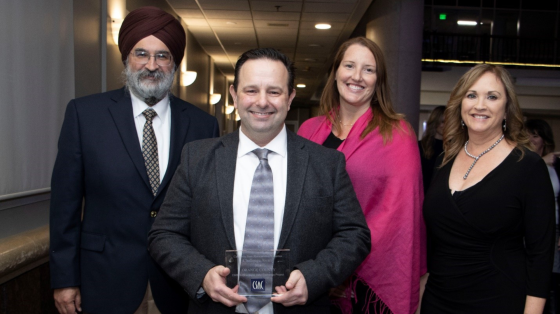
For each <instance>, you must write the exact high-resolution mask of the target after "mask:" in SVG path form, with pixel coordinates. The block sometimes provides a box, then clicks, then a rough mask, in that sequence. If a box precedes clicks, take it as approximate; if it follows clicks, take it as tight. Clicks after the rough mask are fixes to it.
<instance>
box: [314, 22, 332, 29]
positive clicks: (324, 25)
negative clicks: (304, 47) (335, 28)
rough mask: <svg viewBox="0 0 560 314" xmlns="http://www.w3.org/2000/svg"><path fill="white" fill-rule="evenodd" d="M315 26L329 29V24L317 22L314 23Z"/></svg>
mask: <svg viewBox="0 0 560 314" xmlns="http://www.w3.org/2000/svg"><path fill="white" fill-rule="evenodd" d="M315 28H316V29H330V28H331V24H327V23H319V24H315Z"/></svg>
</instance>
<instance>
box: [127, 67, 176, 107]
mask: <svg viewBox="0 0 560 314" xmlns="http://www.w3.org/2000/svg"><path fill="white" fill-rule="evenodd" d="M174 74H175V67H173V69H172V70H171V72H170V73H165V72H163V71H161V70H156V71H150V70H148V69H145V68H144V69H142V70H139V71H136V72H133V71H132V70H131V69H130V66H129V65H128V64H127V65H126V67H125V69H124V70H123V76H124V79H125V84H126V87H127V88H128V89H129V90H130V92H132V93H133V94H134V95H136V97H138V98H140V99H142V100H144V102H145V103H146V104H147V105H148V106H153V105H155V104H157V103H158V102H159V101H160V100H162V99H163V98H165V96H167V95H168V94H169V92H170V91H171V86H172V85H173V76H174ZM148 76H152V77H154V78H156V81H155V82H152V84H150V83H148V84H147V83H144V81H143V79H144V78H146V77H148ZM153 83H155V84H153Z"/></svg>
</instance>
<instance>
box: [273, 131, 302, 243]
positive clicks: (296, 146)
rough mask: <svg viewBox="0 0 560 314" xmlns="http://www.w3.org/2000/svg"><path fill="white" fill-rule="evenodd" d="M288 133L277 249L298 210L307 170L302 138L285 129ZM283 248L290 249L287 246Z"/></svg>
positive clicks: (287, 233) (286, 238)
mask: <svg viewBox="0 0 560 314" xmlns="http://www.w3.org/2000/svg"><path fill="white" fill-rule="evenodd" d="M287 133H288V178H287V180H286V204H285V205H284V219H283V222H282V231H281V233H280V240H279V241H278V249H284V248H285V247H284V246H285V244H286V241H287V240H288V235H289V234H290V231H291V229H292V226H293V225H294V221H295V219H296V216H297V212H298V210H299V204H300V201H301V194H302V193H303V183H304V181H305V175H306V171H307V163H308V161H309V154H308V153H307V151H306V150H304V149H303V148H304V147H305V142H304V141H303V139H301V138H300V137H298V136H297V135H295V134H294V133H293V132H291V131H289V130H287ZM285 249H290V248H289V247H287V248H285Z"/></svg>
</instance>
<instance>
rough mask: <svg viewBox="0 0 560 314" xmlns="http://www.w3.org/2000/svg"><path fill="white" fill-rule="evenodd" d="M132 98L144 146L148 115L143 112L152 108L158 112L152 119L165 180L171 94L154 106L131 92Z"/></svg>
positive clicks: (167, 159)
mask: <svg viewBox="0 0 560 314" xmlns="http://www.w3.org/2000/svg"><path fill="white" fill-rule="evenodd" d="M130 98H131V100H132V113H133V115H134V124H135V125H136V133H137V134H138V140H139V141H140V147H142V133H143V131H144V124H146V117H144V115H143V114H142V112H144V110H146V109H148V108H152V109H154V110H155V111H156V112H157V116H155V117H154V118H153V120H152V126H153V128H154V133H155V135H156V140H157V146H158V158H159V181H160V182H161V181H162V180H163V177H164V176H165V171H166V170H167V164H168V163H169V146H170V143H171V109H170V106H169V96H165V98H163V99H162V100H160V101H159V102H158V103H157V104H155V105H153V106H152V107H150V106H148V105H147V104H146V103H145V102H143V101H142V100H140V98H138V97H136V95H134V94H133V93H130Z"/></svg>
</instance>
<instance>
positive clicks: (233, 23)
mask: <svg viewBox="0 0 560 314" xmlns="http://www.w3.org/2000/svg"><path fill="white" fill-rule="evenodd" d="M226 24H228V25H237V23H236V22H231V21H229V22H226Z"/></svg>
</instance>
